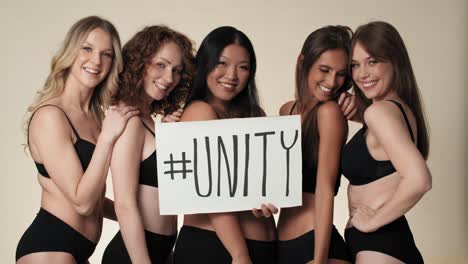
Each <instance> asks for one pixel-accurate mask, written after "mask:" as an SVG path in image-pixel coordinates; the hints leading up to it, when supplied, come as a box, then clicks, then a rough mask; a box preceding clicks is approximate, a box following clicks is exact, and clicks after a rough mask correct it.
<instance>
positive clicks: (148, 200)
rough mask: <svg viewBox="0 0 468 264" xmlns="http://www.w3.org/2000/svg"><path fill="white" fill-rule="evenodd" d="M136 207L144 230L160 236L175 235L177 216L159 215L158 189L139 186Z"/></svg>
mask: <svg viewBox="0 0 468 264" xmlns="http://www.w3.org/2000/svg"><path fill="white" fill-rule="evenodd" d="M138 207H139V210H140V214H141V218H142V220H143V225H144V227H145V230H148V231H150V232H152V233H157V234H162V235H174V234H176V233H177V216H176V215H160V213H159V190H158V188H155V187H152V186H147V185H140V186H139V192H138Z"/></svg>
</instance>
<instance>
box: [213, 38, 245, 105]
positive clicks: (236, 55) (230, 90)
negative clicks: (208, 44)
mask: <svg viewBox="0 0 468 264" xmlns="http://www.w3.org/2000/svg"><path fill="white" fill-rule="evenodd" d="M249 58H250V56H249V54H248V52H247V50H246V49H245V48H244V47H242V46H240V45H237V44H231V45H228V46H226V47H225V48H224V49H223V51H222V52H221V54H220V56H219V60H218V64H217V65H216V66H215V67H214V68H213V70H212V71H211V72H210V73H209V74H208V76H207V78H206V83H207V85H208V89H209V91H210V92H209V95H208V100H210V101H218V102H221V103H226V102H229V101H231V100H232V99H233V98H235V97H236V96H237V95H238V94H239V93H240V92H242V90H244V89H245V87H246V86H247V82H248V80H249V75H250V59H249Z"/></svg>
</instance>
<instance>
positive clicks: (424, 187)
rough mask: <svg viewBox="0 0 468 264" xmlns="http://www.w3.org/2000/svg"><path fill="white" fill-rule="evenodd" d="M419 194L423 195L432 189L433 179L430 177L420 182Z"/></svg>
mask: <svg viewBox="0 0 468 264" xmlns="http://www.w3.org/2000/svg"><path fill="white" fill-rule="evenodd" d="M417 189H418V194H419V195H420V196H423V195H424V194H425V193H427V192H428V191H430V190H431V189H432V180H431V179H430V178H427V179H424V180H421V181H420V182H419V184H418V188H417Z"/></svg>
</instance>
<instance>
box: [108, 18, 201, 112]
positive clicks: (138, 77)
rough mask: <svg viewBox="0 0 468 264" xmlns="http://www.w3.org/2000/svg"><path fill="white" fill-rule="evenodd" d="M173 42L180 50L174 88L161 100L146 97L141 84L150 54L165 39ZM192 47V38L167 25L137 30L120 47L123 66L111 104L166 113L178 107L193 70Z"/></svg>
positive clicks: (155, 50)
mask: <svg viewBox="0 0 468 264" xmlns="http://www.w3.org/2000/svg"><path fill="white" fill-rule="evenodd" d="M169 42H173V43H175V44H177V45H178V46H179V47H180V49H181V50H182V53H183V54H182V66H183V71H182V77H181V80H180V82H179V83H178V84H177V86H176V87H175V88H174V90H173V91H172V92H171V93H170V94H169V95H168V96H167V97H166V98H164V99H163V100H161V101H153V102H152V103H151V104H144V103H142V102H147V101H148V99H147V98H148V95H147V94H146V93H145V90H144V87H143V77H144V75H145V72H146V70H147V68H148V67H149V65H150V61H151V58H152V57H153V56H154V54H156V53H157V52H158V51H159V49H160V48H161V47H162V46H163V45H164V44H166V43H169ZM193 54H194V49H193V44H192V41H191V40H190V39H189V38H187V37H186V36H185V35H183V34H181V33H179V32H177V31H175V30H172V29H170V28H169V27H167V26H162V25H158V26H149V27H145V28H144V29H143V30H141V31H140V32H138V33H137V34H136V35H135V36H133V38H132V39H130V40H129V41H128V42H127V43H126V44H125V46H124V47H123V48H122V57H123V60H124V69H123V71H122V73H121V74H120V75H119V80H120V88H119V89H118V90H117V91H116V93H115V94H114V95H113V96H112V102H111V104H113V105H115V104H118V103H119V102H123V103H125V104H126V105H130V106H135V107H137V108H139V110H140V112H141V113H143V114H150V115H155V114H167V113H172V112H174V111H175V110H177V109H178V108H179V107H181V105H182V103H183V102H184V100H185V98H186V96H187V94H188V91H189V84H190V82H191V80H192V76H193V73H194V68H195V66H194V55H193Z"/></svg>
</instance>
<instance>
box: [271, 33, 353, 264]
mask: <svg viewBox="0 0 468 264" xmlns="http://www.w3.org/2000/svg"><path fill="white" fill-rule="evenodd" d="M351 35H352V32H351V30H350V29H349V28H348V27H344V26H326V27H323V28H320V29H318V30H316V31H314V32H312V33H311V34H310V35H309V36H308V37H307V39H306V40H305V42H304V45H303V46H302V50H301V53H300V54H299V58H298V60H297V65H296V99H295V100H294V101H289V102H287V103H285V104H284V105H283V106H282V107H281V109H280V115H291V114H298V115H301V119H302V174H303V175H302V191H303V193H302V206H298V207H291V208H283V209H281V214H280V217H279V222H278V240H279V241H278V263H292V264H294V263H297V264H299V263H312V262H313V263H315V264H323V263H336V264H338V263H350V260H351V257H350V256H349V254H348V251H347V247H346V244H345V242H344V240H343V238H342V237H341V236H340V234H339V233H338V231H337V230H336V228H335V226H334V225H333V200H334V196H335V195H336V194H337V192H338V188H339V185H340V176H341V170H340V166H339V163H340V158H341V150H342V148H343V146H344V144H345V142H346V137H347V133H348V127H347V124H346V118H345V116H344V114H343V113H342V111H341V109H340V106H339V105H338V103H337V98H339V97H340V95H341V94H343V93H345V92H346V91H347V90H348V89H349V88H350V87H351V76H350V75H349V73H348V72H349V71H348V58H349V54H350V49H351Z"/></svg>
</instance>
